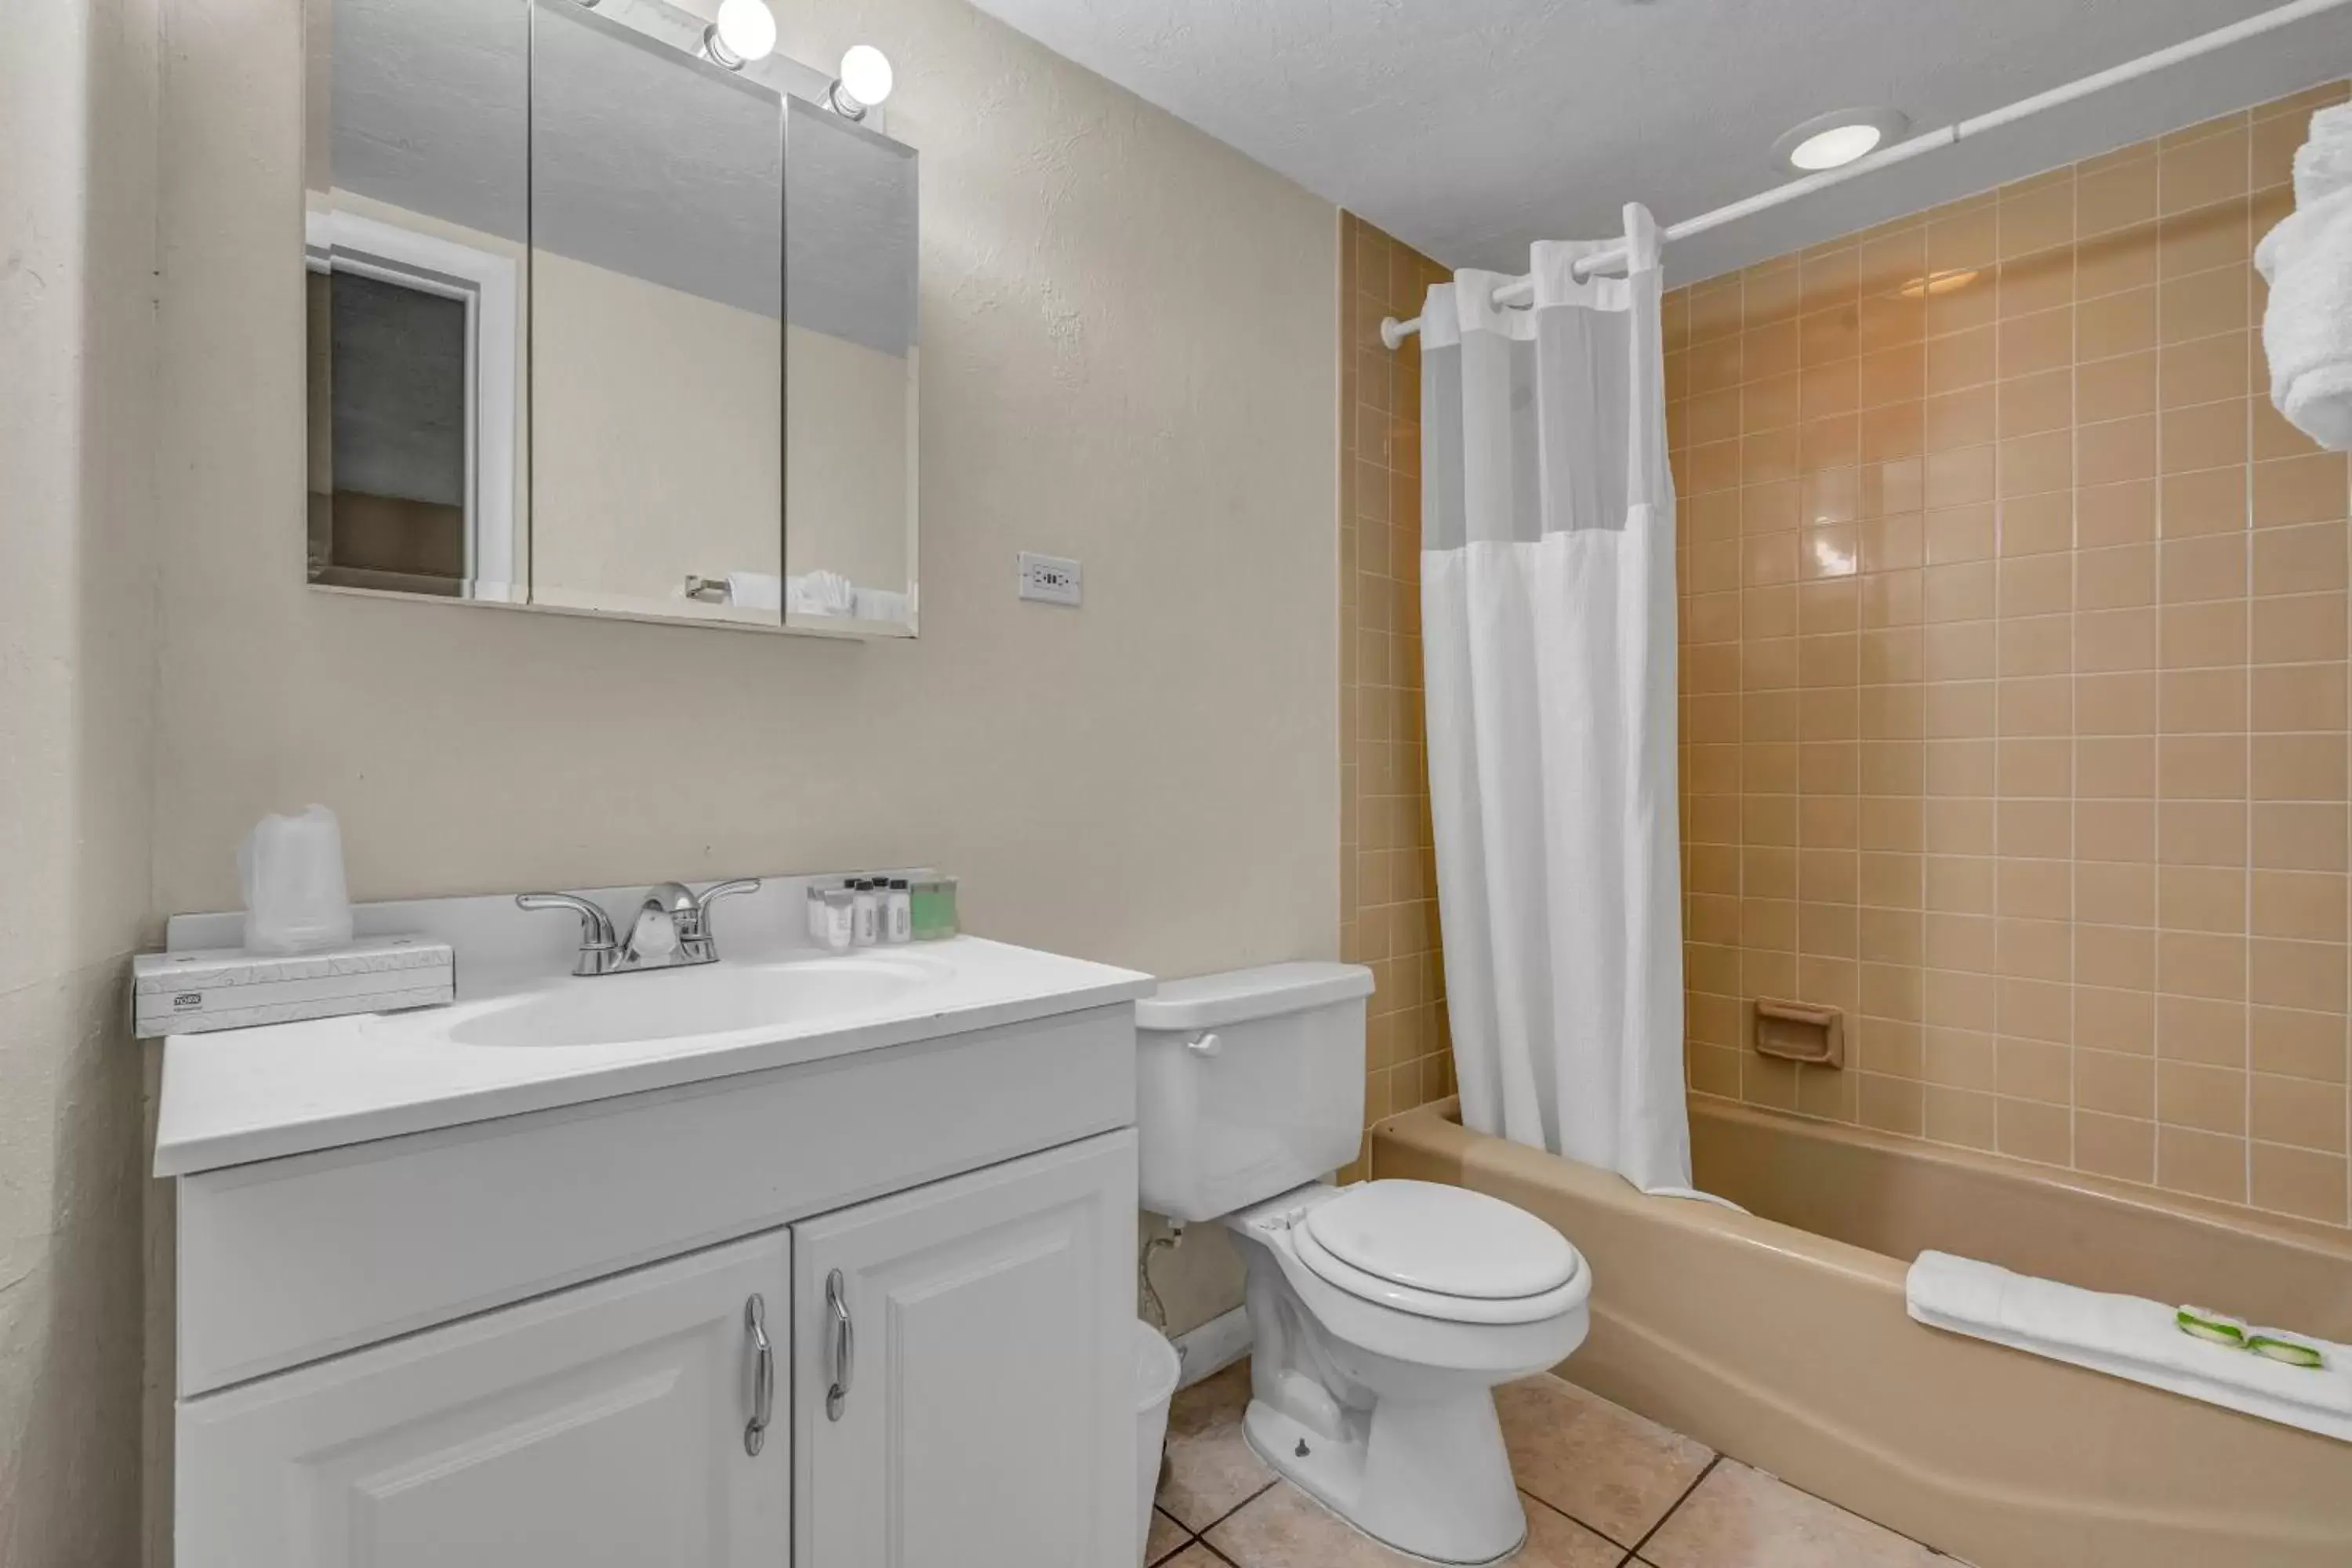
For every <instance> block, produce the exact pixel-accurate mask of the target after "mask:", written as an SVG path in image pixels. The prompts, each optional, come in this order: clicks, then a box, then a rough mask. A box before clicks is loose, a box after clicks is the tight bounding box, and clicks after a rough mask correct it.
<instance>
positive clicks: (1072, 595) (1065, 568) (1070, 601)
mask: <svg viewBox="0 0 2352 1568" xmlns="http://www.w3.org/2000/svg"><path fill="white" fill-rule="evenodd" d="M1021 596H1022V597H1023V598H1024V599H1034V600H1036V601H1037V602H1038V603H1040V604H1045V605H1072V606H1076V605H1078V604H1080V603H1081V602H1083V601H1084V599H1085V598H1086V577H1085V574H1084V572H1083V570H1082V569H1081V568H1080V567H1079V565H1078V563H1076V562H1075V561H1072V560H1070V559H1068V558H1067V557H1066V556H1060V555H1038V554H1035V553H1034V552H1030V551H1026V550H1024V551H1023V552H1021Z"/></svg>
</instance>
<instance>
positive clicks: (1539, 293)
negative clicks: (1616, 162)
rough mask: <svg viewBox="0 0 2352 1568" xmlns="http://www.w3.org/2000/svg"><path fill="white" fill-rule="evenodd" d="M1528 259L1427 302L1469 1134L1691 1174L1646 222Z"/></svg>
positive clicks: (1426, 628) (1441, 713)
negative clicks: (1581, 263)
mask: <svg viewBox="0 0 2352 1568" xmlns="http://www.w3.org/2000/svg"><path fill="white" fill-rule="evenodd" d="M1615 243H1617V242H1614V241H1612V242H1606V243H1604V244H1542V245H1538V246H1536V247H1534V255H1533V268H1532V271H1533V274H1534V280H1535V298H1534V302H1533V306H1532V308H1531V309H1528V308H1522V309H1517V310H1514V309H1508V308H1498V307H1496V305H1495V304H1493V303H1492V300H1491V296H1492V293H1493V290H1494V289H1495V287H1496V285H1497V284H1500V283H1505V282H1508V281H1509V279H1507V278H1504V277H1501V276H1499V275H1497V274H1495V273H1490V272H1461V273H1457V274H1456V275H1455V280H1454V282H1453V283H1452V284H1447V285H1440V286H1438V287H1436V288H1433V289H1431V290H1430V291H1429V298H1428V302H1427V303H1426V305H1425V306H1424V307H1423V310H1422V318H1421V320H1422V331H1421V342H1422V400H1421V413H1422V451H1423V458H1422V557H1421V580H1422V637H1423V648H1424V658H1425V662H1426V674H1427V684H1428V724H1429V775H1430V776H1429V792H1430V799H1431V805H1432V808H1433V814H1434V816H1435V826H1436V839H1437V886H1438V905H1439V918H1440V920H1441V922H1442V925H1443V934H1444V952H1445V993H1446V1006H1447V1010H1448V1013H1449V1016H1450V1017H1451V1020H1452V1025H1453V1035H1454V1063H1455V1068H1456V1071H1457V1074H1458V1076H1459V1078H1460V1080H1461V1087H1462V1114H1463V1120H1464V1121H1465V1123H1466V1124H1467V1125H1469V1126H1471V1127H1473V1128H1475V1129H1476V1130H1477V1131H1482V1132H1489V1133H1496V1134H1499V1135H1501V1136H1505V1137H1508V1138H1511V1139H1514V1140H1516V1141H1517V1142H1522V1143H1528V1144H1533V1145H1535V1146H1537V1147H1538V1148H1545V1149H1549V1150H1552V1151H1554V1152H1558V1153H1561V1154H1565V1155H1567V1156H1568V1157H1569V1158H1570V1159H1573V1160H1578V1161H1581V1162H1584V1163H1588V1164H1594V1165H1600V1166H1603V1167H1606V1168H1609V1169H1612V1170H1615V1171H1618V1172H1620V1173H1622V1174H1624V1175H1625V1176H1626V1177H1627V1178H1628V1179H1629V1180H1631V1181H1632V1182H1633V1184H1635V1185H1637V1186H1639V1187H1642V1188H1643V1189H1644V1190H1658V1189H1666V1188H1687V1187H1688V1186H1689V1184H1690V1179H1691V1177H1690V1128H1689V1123H1688V1121H1687V1120H1686V1118H1685V1111H1684V1107H1683V1067H1682V1063H1683V1047H1682V1034H1683V996H1682V983H1683V982H1682V910H1681V902H1680V880H1679V876H1678V872H1677V862H1678V856H1679V833H1678V831H1677V827H1676V823H1675V503H1674V486H1673V481H1672V479H1670V478H1669V477H1668V474H1667V471H1666V432H1665V392H1664V351H1663V346H1662V340H1661V335H1660V324H1659V313H1660V286H1659V271H1658V253H1659V242H1658V234H1657V226H1656V225H1655V223H1654V221H1653V220H1652V218H1651V216H1650V215H1649V213H1648V212H1647V211H1645V210H1644V209H1643V208H1642V207H1639V206H1628V207H1627V208H1626V209H1625V240H1624V243H1625V244H1626V245H1627V246H1628V247H1629V250H1630V255H1631V258H1632V266H1631V270H1630V272H1629V275H1628V276H1627V277H1625V278H1623V279H1614V278H1596V279H1592V280H1591V281H1588V282H1582V283H1580V282H1577V281H1575V279H1573V277H1572V276H1571V274H1570V264H1571V263H1573V262H1574V261H1575V260H1576V258H1579V257H1580V256H1586V255H1590V254H1591V253H1593V252H1595V251H1598V250H1601V249H1605V248H1609V247H1610V246H1611V245H1613V244H1615Z"/></svg>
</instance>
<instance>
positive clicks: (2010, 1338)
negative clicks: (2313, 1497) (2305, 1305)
mask: <svg viewBox="0 0 2352 1568" xmlns="http://www.w3.org/2000/svg"><path fill="white" fill-rule="evenodd" d="M1904 1300H1905V1305H1906V1308H1907V1309H1908V1310H1909V1311H1910V1314H1911V1316H1912V1318H1913V1319H1914V1320H1915V1321H1918V1322H1922V1323H1925V1324H1927V1326H1928V1327H1930V1328H1935V1329H1942V1330H1944V1331H1947V1332H1949V1333H1955V1334H1966V1335H1968V1336H1969V1337H1970V1338H1972V1339H1979V1340H1990V1342H1993V1343H1994V1344H1999V1345H2007V1346H2008V1347H2009V1348H2011V1350H2020V1351H2025V1352H2030V1353H2032V1354H2034V1355H2039V1356H2047V1357H2049V1358H2050V1359H2051V1360H2053V1361H2063V1362H2070V1363H2073V1364H2074V1365H2076V1366H2081V1367H2088V1368H2090V1369H2091V1370H2092V1371H2094V1372H2103V1373H2106V1374H2107V1375H2108V1376H2110V1377H2121V1378H2127V1379H2129V1380H2130V1381H2132V1382H2134V1383H2144V1384H2148V1385H2149V1386H2150V1387H2152V1388H2162V1389H2167V1390H2169V1391H2170V1392H2172V1393H2174V1394H2183V1395H2186V1396H2187V1397H2189V1398H2190V1399H2201V1400H2203V1401H2205V1402H2206V1403H2207V1404H2209V1405H2221V1406H2223V1407H2224V1408H2227V1409H2231V1410H2240V1411H2243V1412H2244V1413H2245V1414H2247V1415H2259V1416H2261V1417H2262V1418H2263V1419H2264V1420H2266V1421H2277V1422H2281V1423H2283V1424H2284V1425H2286V1426H2299V1427H2301V1428H2303V1429H2304V1430H2305V1431H2306V1432H2317V1433H2321V1434H2323V1435H2325V1436H2330V1437H2337V1438H2341V1439H2343V1440H2344V1441H2346V1442H2352V1345H2338V1344H2331V1343H2329V1342H2327V1341H2326V1340H2318V1339H2313V1338H2311V1337H2310V1336H2308V1335H2294V1336H2292V1337H2293V1339H2294V1342H2296V1343H2299V1344H2304V1345H2308V1346H2310V1347H2312V1348H2313V1349H2314V1350H2315V1351H2316V1352H2318V1354H2319V1356H2320V1358H2321V1361H2322V1364H2321V1365H2320V1366H2317V1367H2309V1366H2295V1365H2287V1364H2284V1363H2280V1362H2276V1361H2272V1360H2268V1359H2266V1358H2264V1357H2263V1356H2259V1355H2254V1354H2252V1353H2250V1352H2247V1351H2245V1350H2243V1349H2242V1348H2240V1347H2238V1346H2236V1345H2229V1344H2219V1343H2214V1342H2210V1341H2208V1340H2205V1339H2201V1338H2198V1337H2195V1336H2193V1335H2190V1334H2187V1333H2183V1332H2182V1331H2181V1329H2180V1325H2179V1321H2178V1315H2179V1309H2178V1308H2176V1307H2172V1306H2168V1305H2166V1304H2165V1303H2163V1302H2160V1301H2150V1300H2145V1299H2143V1298H2141V1297H2138V1296H2111V1295H2107V1294H2105V1293H2103V1292H2100V1291H2097V1290H2083V1289H2076V1288H2075V1287H2074V1286H2072V1285H2061V1284H2059V1283H2058V1282H2057V1281H2056V1280H2054V1279H2034V1278H2033V1277H2032V1276H2031V1275H2025V1274H2013V1273H2011V1272H2010V1271H2009V1270H2008V1269H2006V1268H1999V1267H1997V1266H1996V1265H1993V1264H1990V1263H1979V1262H1978V1261H1976V1260H1975V1259H1974V1258H1955V1257H1954V1256H1952V1255H1951V1254H1950V1253H1948V1252H1923V1253H1921V1254H1920V1255H1919V1256H1918V1258H1917V1259H1916V1261H1914V1262H1913V1263H1912V1265H1911V1271H1910V1273H1909V1274H1908V1275H1907V1276H1906V1279H1905V1280H1904Z"/></svg>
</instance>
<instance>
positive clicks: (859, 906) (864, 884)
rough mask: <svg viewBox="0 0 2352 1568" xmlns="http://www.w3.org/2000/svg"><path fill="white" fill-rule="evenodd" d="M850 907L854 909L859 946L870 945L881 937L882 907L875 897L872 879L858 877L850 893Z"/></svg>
mask: <svg viewBox="0 0 2352 1568" xmlns="http://www.w3.org/2000/svg"><path fill="white" fill-rule="evenodd" d="M850 901H851V907H852V908H853V909H855V910H856V921H857V924H856V939H855V940H856V943H857V945H858V946H860V947H872V946H873V945H874V944H875V943H876V942H878V941H880V940H881V937H882V907H881V902H880V900H878V899H877V898H876V897H875V893H874V879H872V878H870V877H860V878H859V879H857V884H856V888H855V889H853V891H852V892H851V895H850Z"/></svg>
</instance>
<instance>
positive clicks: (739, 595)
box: [727, 572, 784, 610]
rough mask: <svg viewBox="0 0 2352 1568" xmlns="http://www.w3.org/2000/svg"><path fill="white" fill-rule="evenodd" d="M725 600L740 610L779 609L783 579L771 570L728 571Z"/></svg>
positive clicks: (782, 605)
mask: <svg viewBox="0 0 2352 1568" xmlns="http://www.w3.org/2000/svg"><path fill="white" fill-rule="evenodd" d="M727 602H728V603H729V604H730V605H734V606H735V607H736V608H737V609H740V610H781V609H782V608H783V607H784V580H783V579H782V577H779V576H777V575H776V574H774V573H772V572H730V573H729V574H727Z"/></svg>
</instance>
